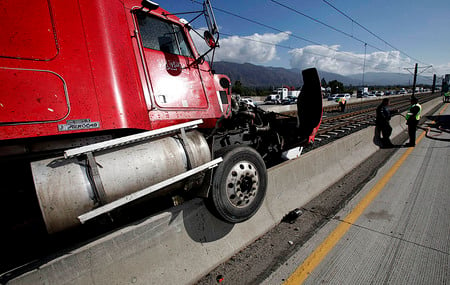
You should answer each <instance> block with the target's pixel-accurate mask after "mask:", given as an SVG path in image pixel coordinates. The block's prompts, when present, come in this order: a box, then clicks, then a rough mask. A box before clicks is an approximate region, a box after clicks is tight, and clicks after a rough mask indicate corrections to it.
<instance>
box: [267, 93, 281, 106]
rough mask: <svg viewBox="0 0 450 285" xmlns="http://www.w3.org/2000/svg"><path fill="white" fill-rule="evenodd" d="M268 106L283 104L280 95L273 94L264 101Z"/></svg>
mask: <svg viewBox="0 0 450 285" xmlns="http://www.w3.org/2000/svg"><path fill="white" fill-rule="evenodd" d="M264 102H265V103H266V104H281V100H280V95H276V94H272V95H269V96H267V97H266V99H265V100H264Z"/></svg>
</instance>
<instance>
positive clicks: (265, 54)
mask: <svg viewBox="0 0 450 285" xmlns="http://www.w3.org/2000/svg"><path fill="white" fill-rule="evenodd" d="M289 34H290V33H278V34H272V33H268V34H257V33H256V34H253V35H251V36H246V37H239V36H231V37H228V38H224V39H222V40H221V41H220V49H218V50H217V51H216V54H217V59H218V60H223V61H231V62H239V63H243V62H249V63H254V64H262V63H266V62H269V61H271V60H273V59H276V58H277V49H276V46H275V45H277V44H279V43H280V42H282V41H285V40H287V39H288V38H289ZM268 43H270V44H268Z"/></svg>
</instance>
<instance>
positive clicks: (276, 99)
mask: <svg viewBox="0 0 450 285" xmlns="http://www.w3.org/2000/svg"><path fill="white" fill-rule="evenodd" d="M299 95H300V90H289V89H288V88H286V87H280V88H277V89H275V90H273V91H272V94H270V95H269V96H267V97H266V99H265V100H264V101H265V102H266V103H272V104H280V103H281V102H282V101H283V100H285V99H288V98H293V97H294V98H297V97H298V96H299Z"/></svg>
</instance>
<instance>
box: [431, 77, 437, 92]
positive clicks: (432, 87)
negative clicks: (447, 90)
mask: <svg viewBox="0 0 450 285" xmlns="http://www.w3.org/2000/svg"><path fill="white" fill-rule="evenodd" d="M434 88H436V74H434V75H433V86H431V93H432V94H434Z"/></svg>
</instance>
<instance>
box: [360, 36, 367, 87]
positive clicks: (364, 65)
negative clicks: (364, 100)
mask: <svg viewBox="0 0 450 285" xmlns="http://www.w3.org/2000/svg"><path fill="white" fill-rule="evenodd" d="M366 52H367V43H364V64H363V76H362V86H361V87H363V88H364V72H365V69H366Z"/></svg>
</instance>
